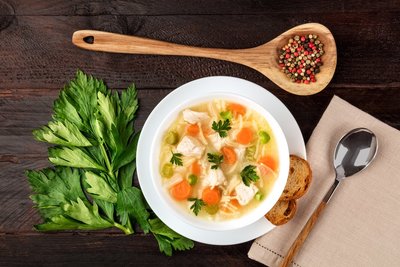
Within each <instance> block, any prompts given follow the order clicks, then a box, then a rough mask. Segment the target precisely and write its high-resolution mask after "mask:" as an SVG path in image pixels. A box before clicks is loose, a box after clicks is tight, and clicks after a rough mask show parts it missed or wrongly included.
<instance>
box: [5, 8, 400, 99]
mask: <svg viewBox="0 0 400 267" xmlns="http://www.w3.org/2000/svg"><path fill="white" fill-rule="evenodd" d="M282 16H283V17H285V16H290V15H289V14H286V15H285V14H271V15H269V16H263V15H237V16H230V15H204V16H195V15H182V16H111V15H100V16H91V17H89V16H88V17H86V16H16V18H15V19H14V20H13V21H12V23H11V24H10V25H9V26H8V27H7V28H5V29H3V30H2V31H1V32H0V38H1V40H2V42H0V57H1V58H2V62H3V64H1V66H0V88H3V89H6V88H14V89H15V88H55V89H58V88H60V86H61V85H62V84H63V83H65V82H66V81H67V80H68V79H69V77H71V76H72V75H73V73H74V72H75V71H76V69H77V68H81V69H85V70H86V71H89V72H91V73H93V74H94V75H96V76H99V77H106V78H107V80H108V82H109V84H110V86H111V87H121V86H122V84H124V83H127V82H129V81H132V80H133V81H135V82H136V84H137V85H138V87H140V88H175V87H177V86H179V85H181V84H183V83H185V82H187V81H190V80H193V79H196V78H200V77H204V76H212V75H228V76H236V77H240V78H245V79H248V80H250V81H253V82H255V83H257V84H260V85H262V86H264V87H266V88H268V89H269V90H271V91H272V92H273V93H275V92H277V91H278V90H279V89H278V87H277V86H276V85H274V84H273V83H272V82H271V81H269V80H268V79H267V78H265V77H264V76H262V75H261V74H259V73H258V72H256V71H254V70H252V69H250V68H248V67H245V66H241V65H238V64H235V63H229V62H226V61H219V60H211V59H202V58H191V57H172V56H151V55H121V54H109V53H98V52H91V51H85V50H81V49H79V48H77V47H74V46H73V45H72V44H71V36H72V33H73V32H74V31H76V30H79V29H95V30H104V31H111V32H116V33H124V34H128V35H129V34H130V35H137V36H142V37H148V38H153V39H157V40H163V41H169V42H174V43H179V44H185V45H193V46H200V47H219V48H236V49H240V48H248V47H254V46H257V45H260V44H262V43H265V42H267V41H269V40H271V39H273V38H274V37H276V36H277V35H279V34H280V33H282V32H283V31H285V30H287V29H289V28H291V27H293V26H295V25H297V24H301V23H304V22H307V21H321V22H323V23H324V25H326V26H327V27H328V28H329V29H330V30H331V31H332V33H333V35H334V37H335V39H336V44H337V48H338V67H337V70H336V73H335V76H334V77H333V80H332V82H331V84H330V87H332V86H347V87H351V86H355V87H356V86H360V85H364V86H366V87H368V86H370V85H379V84H385V85H387V86H390V87H397V88H398V87H399V85H400V76H399V75H398V74H397V69H399V68H400V59H399V57H396V56H394V55H397V54H400V47H399V46H396V45H392V44H393V43H396V42H397V39H396V38H397V35H398V32H399V31H400V30H399V29H400V18H399V16H397V13H396V12H387V11H383V12H380V13H373V12H371V13H332V12H330V13H322V14H319V13H307V14H299V15H297V16H296V17H294V18H291V19H289V20H282ZM5 18H6V17H5V16H2V17H0V21H1V20H4V19H5ZM371 21H373V23H372V22H371ZM4 37H7V38H4ZM377 51H379V52H377ZM172 66H173V67H172ZM21 70H29V71H23V72H21Z"/></svg>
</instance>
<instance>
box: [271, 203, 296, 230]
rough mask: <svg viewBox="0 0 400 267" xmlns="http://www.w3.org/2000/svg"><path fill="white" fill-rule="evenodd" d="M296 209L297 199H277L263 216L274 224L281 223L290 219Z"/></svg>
mask: <svg viewBox="0 0 400 267" xmlns="http://www.w3.org/2000/svg"><path fill="white" fill-rule="evenodd" d="M296 211H297V201H296V200H289V201H281V200H279V201H278V202H277V203H276V204H275V205H274V207H273V208H272V209H271V210H270V211H269V212H268V213H267V214H265V217H266V218H267V219H268V220H269V221H270V222H271V223H272V224H274V225H282V224H285V223H287V222H288V221H289V220H291V219H292V218H293V217H294V215H295V214H296Z"/></svg>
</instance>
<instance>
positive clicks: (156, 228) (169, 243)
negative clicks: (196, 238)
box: [149, 218, 194, 256]
mask: <svg viewBox="0 0 400 267" xmlns="http://www.w3.org/2000/svg"><path fill="white" fill-rule="evenodd" d="M149 224H150V231H151V232H152V233H153V235H154V237H155V238H156V240H157V242H158V246H159V248H160V251H161V252H163V253H165V255H167V256H171V255H172V249H175V250H188V249H191V248H193V246H194V243H193V241H192V240H190V239H188V238H186V237H184V236H181V235H180V234H178V233H176V232H175V231H173V230H171V229H170V228H169V227H168V226H166V225H165V224H164V223H163V222H162V221H161V220H160V219H158V218H155V219H150V220H149Z"/></svg>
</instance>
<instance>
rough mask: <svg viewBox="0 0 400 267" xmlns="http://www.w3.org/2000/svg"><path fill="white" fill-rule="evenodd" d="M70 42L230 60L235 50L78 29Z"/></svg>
mask: <svg viewBox="0 0 400 267" xmlns="http://www.w3.org/2000/svg"><path fill="white" fill-rule="evenodd" d="M72 43H73V44H74V45H76V46H78V47H80V48H83V49H88V50H95V51H103V52H112V53H126V54H152V55H174V56H196V57H208V58H215V59H222V60H228V61H234V62H237V61H235V60H232V54H234V55H236V56H237V53H234V51H235V50H233V49H231V50H229V49H219V48H202V47H192V46H187V45H180V44H173V43H168V42H164V41H158V40H152V39H148V38H143V37H136V36H128V35H122V34H116V33H110V32H102V31H94V30H80V31H76V32H74V34H73V35H72Z"/></svg>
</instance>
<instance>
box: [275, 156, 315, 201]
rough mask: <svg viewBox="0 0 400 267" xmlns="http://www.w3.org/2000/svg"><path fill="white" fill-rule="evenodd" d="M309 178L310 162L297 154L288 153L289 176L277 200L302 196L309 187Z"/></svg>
mask: <svg viewBox="0 0 400 267" xmlns="http://www.w3.org/2000/svg"><path fill="white" fill-rule="evenodd" d="M311 180H312V171H311V167H310V164H308V162H307V161H306V160H304V159H302V158H300V157H298V156H295V155H290V169H289V176H288V180H287V182H286V186H285V189H284V190H283V193H282V195H281V197H280V198H279V200H293V199H298V198H300V197H302V196H303V195H304V194H305V193H306V192H307V190H308V188H309V187H310V184H311Z"/></svg>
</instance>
